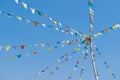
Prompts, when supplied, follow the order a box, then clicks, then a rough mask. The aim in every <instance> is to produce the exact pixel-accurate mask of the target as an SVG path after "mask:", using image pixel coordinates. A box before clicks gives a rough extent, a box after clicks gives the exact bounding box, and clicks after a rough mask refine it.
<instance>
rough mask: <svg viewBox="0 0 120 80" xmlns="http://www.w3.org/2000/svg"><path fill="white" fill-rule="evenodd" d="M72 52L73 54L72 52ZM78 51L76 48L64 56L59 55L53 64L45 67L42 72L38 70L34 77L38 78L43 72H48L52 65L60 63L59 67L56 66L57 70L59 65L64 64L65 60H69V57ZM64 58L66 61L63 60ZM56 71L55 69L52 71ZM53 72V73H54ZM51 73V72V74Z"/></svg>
mask: <svg viewBox="0 0 120 80" xmlns="http://www.w3.org/2000/svg"><path fill="white" fill-rule="evenodd" d="M70 53H71V54H70ZM75 53H76V52H75V51H74V50H71V51H69V52H67V53H65V54H64V55H63V56H61V57H59V58H58V59H56V60H55V61H54V62H52V64H50V65H48V66H47V67H45V68H44V69H43V70H41V71H40V72H38V73H37V74H36V75H34V76H33V79H35V78H38V77H39V76H40V75H41V74H42V73H44V72H46V71H47V70H48V69H49V68H50V67H51V66H54V65H58V67H56V68H55V70H58V69H59V67H61V66H62V64H63V63H64V62H67V61H68V59H69V58H72V56H73V55H74V54H75ZM63 59H64V61H62V60H63ZM52 72H54V70H53V71H52ZM52 72H51V73H52ZM51 73H50V74H51Z"/></svg>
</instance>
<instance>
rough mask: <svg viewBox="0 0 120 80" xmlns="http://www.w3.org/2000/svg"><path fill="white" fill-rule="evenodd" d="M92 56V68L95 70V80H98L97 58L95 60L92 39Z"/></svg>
mask: <svg viewBox="0 0 120 80" xmlns="http://www.w3.org/2000/svg"><path fill="white" fill-rule="evenodd" d="M90 38H91V37H90ZM90 55H91V60H92V66H93V70H94V76H95V80H98V73H97V69H96V64H95V58H94V53H93V48H92V39H90Z"/></svg>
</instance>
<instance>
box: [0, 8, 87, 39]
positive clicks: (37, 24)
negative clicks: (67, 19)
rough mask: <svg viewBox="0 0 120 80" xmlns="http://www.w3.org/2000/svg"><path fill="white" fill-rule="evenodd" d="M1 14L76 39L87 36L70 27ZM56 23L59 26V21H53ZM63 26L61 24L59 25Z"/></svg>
mask: <svg viewBox="0 0 120 80" xmlns="http://www.w3.org/2000/svg"><path fill="white" fill-rule="evenodd" d="M31 10H32V12H33V14H34V9H33V8H31ZM1 14H3V15H6V16H8V17H15V18H16V19H18V20H19V21H25V22H26V23H33V24H34V26H35V27H37V26H39V25H41V26H43V27H44V28H46V27H48V28H50V29H52V28H53V29H55V30H56V31H60V32H62V33H66V34H70V35H75V36H76V37H77V36H86V34H82V33H80V32H78V31H77V30H75V29H72V28H71V29H68V26H66V27H56V26H51V25H47V24H44V23H40V22H38V21H34V20H31V19H27V18H23V17H21V16H16V15H13V14H11V13H4V12H1ZM53 21H54V24H57V21H56V20H53ZM59 24H61V23H59Z"/></svg>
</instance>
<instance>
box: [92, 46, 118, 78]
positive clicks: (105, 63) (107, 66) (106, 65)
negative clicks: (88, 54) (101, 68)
mask: <svg viewBox="0 0 120 80" xmlns="http://www.w3.org/2000/svg"><path fill="white" fill-rule="evenodd" d="M94 48H95V50H96V52H97V53H98V55H99V58H100V59H101V60H102V61H103V63H104V65H105V67H106V68H107V69H108V71H109V73H110V74H111V75H112V76H113V78H114V79H116V75H115V73H113V72H112V69H111V68H110V66H109V65H108V64H107V62H106V61H105V59H104V57H103V56H102V54H101V52H100V51H99V49H98V48H97V47H96V45H95V47H94Z"/></svg>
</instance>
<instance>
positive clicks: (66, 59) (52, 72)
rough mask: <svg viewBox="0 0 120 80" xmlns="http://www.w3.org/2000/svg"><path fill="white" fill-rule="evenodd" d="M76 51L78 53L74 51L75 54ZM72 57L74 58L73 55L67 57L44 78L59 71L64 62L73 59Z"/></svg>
mask: <svg viewBox="0 0 120 80" xmlns="http://www.w3.org/2000/svg"><path fill="white" fill-rule="evenodd" d="M75 53H76V52H74V54H75ZM71 58H72V56H70V57H69V56H68V57H67V58H65V60H64V61H62V62H61V63H60V64H59V65H58V66H57V67H56V68H54V70H52V71H51V72H50V73H49V74H48V75H47V76H46V77H45V78H44V80H46V79H48V78H49V77H50V76H51V75H53V74H54V73H55V72H56V71H58V70H59V68H60V67H62V65H63V64H64V63H66V62H68V61H69V59H71Z"/></svg>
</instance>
